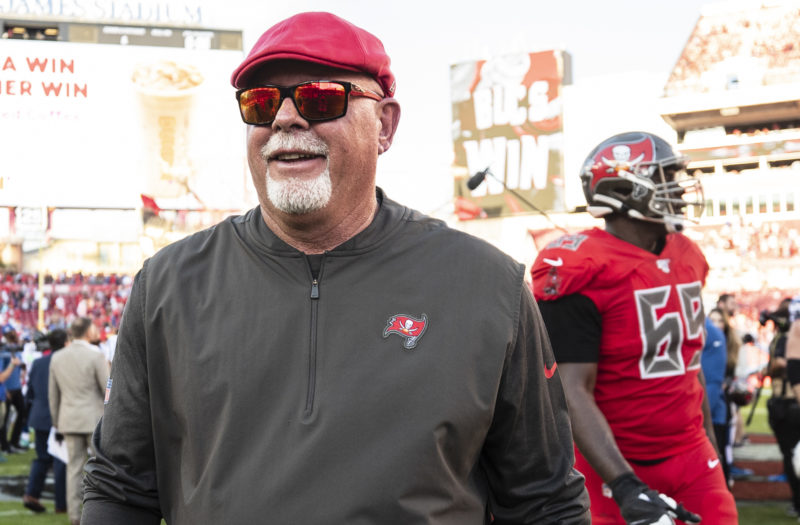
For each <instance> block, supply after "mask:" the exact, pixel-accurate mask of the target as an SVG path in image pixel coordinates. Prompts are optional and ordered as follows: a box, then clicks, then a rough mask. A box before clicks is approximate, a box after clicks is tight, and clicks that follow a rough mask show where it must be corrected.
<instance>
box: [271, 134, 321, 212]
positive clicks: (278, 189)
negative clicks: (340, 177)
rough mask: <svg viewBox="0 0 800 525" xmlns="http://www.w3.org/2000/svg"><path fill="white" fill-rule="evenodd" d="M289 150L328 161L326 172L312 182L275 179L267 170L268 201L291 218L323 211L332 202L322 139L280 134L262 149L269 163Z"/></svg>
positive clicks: (302, 135) (308, 180) (308, 135)
mask: <svg viewBox="0 0 800 525" xmlns="http://www.w3.org/2000/svg"><path fill="white" fill-rule="evenodd" d="M279 150H288V151H291V152H293V153H300V154H308V155H314V156H317V155H321V156H324V157H326V164H325V169H324V170H323V171H322V173H320V174H319V175H317V176H316V177H314V178H313V179H293V178H290V179H285V180H278V179H274V178H272V177H271V176H270V174H269V167H267V174H266V175H267V177H266V179H267V181H266V186H267V198H268V199H269V201H270V202H271V203H272V205H273V206H275V207H276V208H277V209H279V210H280V211H282V212H284V213H289V214H292V215H302V214H305V213H311V212H313V211H317V210H320V209H322V208H324V207H325V206H326V205H327V204H328V201H330V198H331V192H332V187H331V176H330V171H329V169H328V163H327V156H328V146H327V144H325V142H323V141H322V140H321V139H320V138H319V137H317V136H316V135H314V134H312V133H308V132H292V133H285V132H278V133H276V134H274V135H273V136H272V137H270V139H269V141H268V142H267V143H266V144H265V145H264V147H263V148H261V155H262V156H263V158H264V160H266V161H267V166H269V162H268V161H269V159H270V157H271V156H272V155H273V153H274V152H276V151H279Z"/></svg>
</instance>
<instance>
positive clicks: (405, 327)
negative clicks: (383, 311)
mask: <svg viewBox="0 0 800 525" xmlns="http://www.w3.org/2000/svg"><path fill="white" fill-rule="evenodd" d="M426 328H428V316H427V315H425V314H422V319H417V318H416V317H411V316H410V315H405V314H398V315H393V316H392V317H390V318H389V321H388V322H387V323H386V328H384V329H383V337H384V339H385V338H387V337H389V336H390V335H391V334H397V335H399V336H400V337H402V338H403V339H405V340H406V341H405V342H404V343H403V346H404V347H406V348H408V349H409V350H410V349H412V348H414V347H415V346H417V342H418V341H419V338H420V337H422V334H424V333H425V329H426Z"/></svg>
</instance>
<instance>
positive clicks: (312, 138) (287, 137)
mask: <svg viewBox="0 0 800 525" xmlns="http://www.w3.org/2000/svg"><path fill="white" fill-rule="evenodd" d="M281 150H284V151H291V152H294V153H307V154H311V155H322V156H327V155H328V145H327V144H325V141H323V140H322V139H321V138H319V137H318V136H316V135H314V133H312V132H310V131H295V132H292V133H286V132H283V131H279V132H277V133H275V134H274V135H272V136H271V137H270V138H269V140H268V141H267V143H266V144H264V146H263V147H262V148H261V156H262V157H263V158H264V160H269V159H270V157H272V156H273V155H274V154H275V152H277V151H281Z"/></svg>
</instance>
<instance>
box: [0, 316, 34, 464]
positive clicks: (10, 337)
mask: <svg viewBox="0 0 800 525" xmlns="http://www.w3.org/2000/svg"><path fill="white" fill-rule="evenodd" d="M3 339H4V340H5V344H4V345H3V349H2V354H3V355H8V356H14V357H16V358H17V359H20V360H21V359H22V347H21V346H20V344H19V337H18V336H17V332H16V330H14V328H12V327H10V326H6V327H4V328H3ZM23 371H24V364H23V365H21V366H18V367H16V368H14V371H13V372H12V373H11V375H10V376H9V377H8V379H6V380H5V387H6V388H5V389H6V397H5V404H6V411H5V417H4V418H3V427H2V429H0V448H1V449H2V450H3V452H5V453H6V454H9V453H16V452H24V451H25V449H23V448H22V447H21V446H20V443H19V438H20V434H21V433H22V429H23V428H26V427H27V407H26V406H25V398H24V397H23V395H22V379H23V378H22V374H23ZM12 407H13V409H14V413H15V414H16V417H15V418H14V423H13V427H12V429H11V436H10V437H9V435H8V430H9V428H8V427H9V419H10V416H11V408H12Z"/></svg>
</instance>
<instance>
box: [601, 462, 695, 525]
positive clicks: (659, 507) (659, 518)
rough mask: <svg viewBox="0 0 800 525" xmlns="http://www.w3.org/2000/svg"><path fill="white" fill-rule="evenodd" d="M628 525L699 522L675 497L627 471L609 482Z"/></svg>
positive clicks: (668, 524) (665, 524)
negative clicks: (676, 520)
mask: <svg viewBox="0 0 800 525" xmlns="http://www.w3.org/2000/svg"><path fill="white" fill-rule="evenodd" d="M608 486H609V487H610V488H611V492H612V494H613V496H614V500H615V501H616V502H617V505H619V510H620V512H622V517H623V518H624V519H625V523H627V524H628V525H671V524H674V523H675V521H674V520H675V519H679V520H682V521H684V522H686V523H700V516H698V515H697V514H693V513H691V512H689V511H688V510H686V509H685V508H683V505H680V504H678V503H676V502H675V500H674V499H672V498H670V497H669V496H666V495H664V494H659V493H658V492H657V491H655V490H653V489H651V488H650V487H648V486H647V485H645V484H644V483H643V482H642V480H640V479H639V478H637V477H636V474H634V473H633V472H629V473H627V474H623V475H622V476H620V477H618V478H617V479H615V480H614V481H612V482H611V483H609V484H608Z"/></svg>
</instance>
